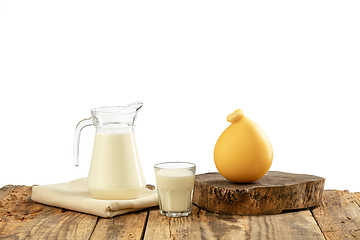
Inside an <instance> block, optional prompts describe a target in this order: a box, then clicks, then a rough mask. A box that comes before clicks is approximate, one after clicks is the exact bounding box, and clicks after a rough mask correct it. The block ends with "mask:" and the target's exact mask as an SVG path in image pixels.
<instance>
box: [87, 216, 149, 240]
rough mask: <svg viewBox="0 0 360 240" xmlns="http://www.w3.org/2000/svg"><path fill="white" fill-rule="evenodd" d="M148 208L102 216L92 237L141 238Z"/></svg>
mask: <svg viewBox="0 0 360 240" xmlns="http://www.w3.org/2000/svg"><path fill="white" fill-rule="evenodd" d="M147 215H148V210H142V211H139V212H133V213H128V214H125V215H120V216H116V217H113V218H100V219H99V221H98V223H97V225H96V228H95V230H94V233H93V234H92V236H91V239H94V240H95V239H141V238H142V237H143V236H142V234H143V230H144V228H145V225H146V220H147Z"/></svg>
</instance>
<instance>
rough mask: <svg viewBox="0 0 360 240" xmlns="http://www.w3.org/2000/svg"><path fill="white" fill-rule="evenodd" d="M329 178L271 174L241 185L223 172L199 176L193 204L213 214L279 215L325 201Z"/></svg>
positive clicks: (279, 173)
mask: <svg viewBox="0 0 360 240" xmlns="http://www.w3.org/2000/svg"><path fill="white" fill-rule="evenodd" d="M324 184H325V178H322V177H317V176H312V175H305V174H293V173H285V172H274V171H269V172H268V173H267V174H266V175H265V176H264V177H262V178H261V179H260V180H258V181H256V182H253V183H249V184H238V183H233V182H230V181H228V180H226V179H225V178H224V177H223V176H221V175H220V173H217V172H216V173H205V174H199V175H196V176H195V185H194V195H193V203H194V204H196V205H197V206H199V207H201V208H203V209H206V210H207V211H210V212H215V213H224V214H236V215H262V214H277V213H281V212H282V211H283V210H292V209H302V208H309V207H313V206H315V205H317V204H319V203H320V202H321V200H322V196H323V190H324Z"/></svg>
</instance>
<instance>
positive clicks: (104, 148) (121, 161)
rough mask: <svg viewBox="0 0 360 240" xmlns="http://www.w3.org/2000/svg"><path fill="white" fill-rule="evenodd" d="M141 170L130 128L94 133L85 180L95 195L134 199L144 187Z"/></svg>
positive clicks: (108, 197)
mask: <svg viewBox="0 0 360 240" xmlns="http://www.w3.org/2000/svg"><path fill="white" fill-rule="evenodd" d="M141 169H142V168H141V167H140V161H139V157H138V152H137V147H136V143H135V140H134V134H133V132H132V131H126V132H121V131H119V132H107V131H97V132H96V134H95V143H94V150H93V155H92V160H91V167H90V172H89V177H88V183H87V186H88V189H89V191H90V193H91V194H92V195H93V197H94V198H97V199H119V200H120V199H134V198H137V197H138V196H139V195H140V193H141V192H142V191H143V190H144V187H145V179H144V177H143V173H142V172H141V171H142V170H141ZM139 186H140V187H139Z"/></svg>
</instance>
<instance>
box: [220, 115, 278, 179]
mask: <svg viewBox="0 0 360 240" xmlns="http://www.w3.org/2000/svg"><path fill="white" fill-rule="evenodd" d="M227 120H228V121H229V122H231V125H230V126H229V127H227V128H226V129H225V130H224V132H223V133H222V134H221V135H220V137H219V139H218V140H217V142H216V145H215V149H214V160H215V165H216V168H217V169H218V171H219V173H220V174H221V175H222V176H223V177H224V178H226V179H228V180H229V181H232V182H235V183H250V182H254V181H256V180H259V179H260V178H262V177H263V176H264V175H265V174H266V173H267V172H268V171H269V169H270V166H271V163H272V160H273V149H272V146H271V143H270V141H269V139H268V137H267V136H266V135H265V133H264V131H263V130H262V129H261V128H260V127H259V126H258V125H257V124H256V123H255V122H253V121H252V120H251V119H249V118H248V117H246V116H244V114H243V112H242V111H241V110H240V109H238V110H236V111H235V112H234V113H232V114H230V115H229V116H228V117H227Z"/></svg>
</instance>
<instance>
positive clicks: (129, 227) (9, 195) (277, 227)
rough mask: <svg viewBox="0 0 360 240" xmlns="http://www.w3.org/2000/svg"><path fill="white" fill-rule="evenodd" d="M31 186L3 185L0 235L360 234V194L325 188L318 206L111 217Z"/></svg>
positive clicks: (336, 236) (304, 236) (243, 236)
mask: <svg viewBox="0 0 360 240" xmlns="http://www.w3.org/2000/svg"><path fill="white" fill-rule="evenodd" d="M30 196H31V187H29V186H11V185H10V186H5V187H3V188H1V189H0V239H152V240H153V239H154V240H157V239H281V240H282V239H306V240H310V239H359V238H360V210H359V205H360V193H349V192H348V191H336V190H331V191H330V190H326V191H324V198H323V201H322V203H321V204H320V205H319V206H317V207H314V208H310V209H303V210H296V211H286V212H283V213H281V214H276V215H262V216H237V215H222V214H215V213H211V212H208V211H206V210H203V209H200V208H198V207H197V206H194V207H193V211H192V214H191V215H190V216H189V217H183V218H167V217H164V216H161V215H160V214H159V209H158V208H157V207H156V208H151V209H145V210H142V211H139V212H134V213H129V214H125V215H122V216H117V217H114V218H110V219H106V218H99V217H96V216H93V215H88V214H83V213H79V212H74V211H69V210H66V209H61V208H55V207H50V206H46V205H42V204H38V203H35V202H33V201H32V200H31V199H30Z"/></svg>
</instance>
